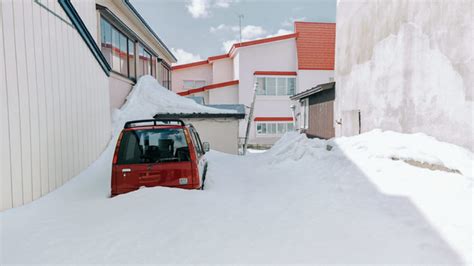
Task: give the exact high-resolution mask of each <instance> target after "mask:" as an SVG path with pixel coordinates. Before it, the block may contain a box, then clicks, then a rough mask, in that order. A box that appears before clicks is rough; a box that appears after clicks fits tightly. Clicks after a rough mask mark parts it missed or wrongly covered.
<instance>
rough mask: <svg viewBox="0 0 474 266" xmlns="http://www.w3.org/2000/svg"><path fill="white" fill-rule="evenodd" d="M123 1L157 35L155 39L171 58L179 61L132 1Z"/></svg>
mask: <svg viewBox="0 0 474 266" xmlns="http://www.w3.org/2000/svg"><path fill="white" fill-rule="evenodd" d="M122 2H123V3H125V5H126V6H127V7H128V8H129V9H130V10H131V11H132V13H133V14H135V16H137V18H138V20H140V21H141V22H142V23H143V25H144V26H145V28H146V29H147V30H148V31H150V33H151V34H152V35H153V37H155V39H156V40H157V41H158V43H159V44H160V45H161V47H163V48H164V49H165V51H166V52H168V54H169V55H170V56H171V58H173V59H174V61H175V62H176V61H178V59H177V58H176V57H175V56H174V54H173V53H172V52H171V50H170V49H169V48H168V47H167V46H166V44H165V43H164V42H163V41H162V40H161V39H160V37H158V35H157V34H156V33H155V31H153V29H152V28H151V27H150V25H148V23H147V22H146V21H145V19H144V18H143V17H142V16H141V15H140V13H139V12H138V11H137V10H136V9H135V7H134V6H133V5H132V4H131V3H130V1H129V0H122Z"/></svg>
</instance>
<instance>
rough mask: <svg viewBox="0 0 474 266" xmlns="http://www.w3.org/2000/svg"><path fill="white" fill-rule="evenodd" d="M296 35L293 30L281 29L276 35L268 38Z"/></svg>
mask: <svg viewBox="0 0 474 266" xmlns="http://www.w3.org/2000/svg"><path fill="white" fill-rule="evenodd" d="M291 33H294V32H293V31H291V30H285V29H279V30H278V31H277V32H276V33H275V34H271V35H268V36H267V37H266V38H269V37H274V36H280V35H286V34H291Z"/></svg>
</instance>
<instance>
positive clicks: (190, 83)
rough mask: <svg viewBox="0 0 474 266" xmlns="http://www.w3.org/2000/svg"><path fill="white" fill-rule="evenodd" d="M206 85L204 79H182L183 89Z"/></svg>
mask: <svg viewBox="0 0 474 266" xmlns="http://www.w3.org/2000/svg"><path fill="white" fill-rule="evenodd" d="M204 86H206V81H205V80H184V81H183V89H185V90H190V89H197V88H201V87H204Z"/></svg>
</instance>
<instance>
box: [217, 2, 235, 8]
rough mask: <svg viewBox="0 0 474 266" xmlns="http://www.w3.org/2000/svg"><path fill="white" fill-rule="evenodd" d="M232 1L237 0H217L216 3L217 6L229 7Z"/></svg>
mask: <svg viewBox="0 0 474 266" xmlns="http://www.w3.org/2000/svg"><path fill="white" fill-rule="evenodd" d="M232 2H236V1H234V0H217V1H216V2H215V4H214V5H215V6H216V7H221V8H228V7H229V6H230V4H231V3H232Z"/></svg>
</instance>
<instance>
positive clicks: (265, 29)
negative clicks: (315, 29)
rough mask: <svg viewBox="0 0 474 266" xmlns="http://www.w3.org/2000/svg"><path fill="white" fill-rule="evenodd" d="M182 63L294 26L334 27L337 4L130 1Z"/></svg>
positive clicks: (324, 0)
mask: <svg viewBox="0 0 474 266" xmlns="http://www.w3.org/2000/svg"><path fill="white" fill-rule="evenodd" d="M130 2H131V3H132V4H133V5H134V6H135V8H136V9H137V10H138V11H139V12H140V14H141V15H142V16H143V17H144V18H145V19H146V21H147V22H148V24H149V25H150V26H151V27H152V28H153V29H154V30H155V32H156V33H157V34H158V35H159V36H160V38H161V39H162V40H163V41H164V42H165V44H166V45H167V46H168V47H169V48H170V49H172V51H173V53H174V54H175V56H176V57H177V58H178V62H179V63H187V62H192V61H196V60H199V59H205V58H207V57H208V56H212V55H218V54H223V53H225V52H227V49H228V47H229V46H230V45H231V44H232V43H233V42H235V41H238V40H239V27H238V26H239V18H238V14H243V15H244V18H243V20H242V39H243V40H244V41H245V40H252V39H258V38H264V37H268V36H272V35H279V34H285V33H290V32H292V31H293V21H294V20H298V21H300V20H301V21H319V22H335V20H336V0H293V1H292V0H273V1H272V0H252V1H249V0H154V1H153V0H131V1H130Z"/></svg>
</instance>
